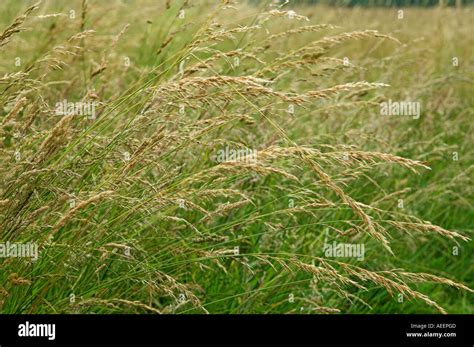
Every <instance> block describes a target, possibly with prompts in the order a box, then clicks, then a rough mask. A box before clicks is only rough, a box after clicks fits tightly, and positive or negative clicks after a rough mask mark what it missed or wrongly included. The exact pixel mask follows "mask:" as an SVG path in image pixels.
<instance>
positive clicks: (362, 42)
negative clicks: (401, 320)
mask: <svg viewBox="0 0 474 347" xmlns="http://www.w3.org/2000/svg"><path fill="white" fill-rule="evenodd" d="M290 5H291V4H290ZM290 5H287V6H282V7H279V6H276V5H272V4H271V3H269V2H262V3H261V4H260V5H253V6H250V5H248V4H246V2H244V1H241V2H239V3H237V2H233V1H219V2H218V1H201V0H199V1H179V0H176V1H165V0H163V1H151V0H150V1H148V0H140V1H138V0H135V1H131V0H129V1H126V0H122V1H119V0H110V1H99V0H84V1H82V0H79V1H59V0H49V1H43V2H42V3H39V4H37V5H35V3H34V2H32V1H16V0H6V1H2V2H1V4H0V10H1V11H0V13H1V17H0V50H1V54H0V91H1V92H0V106H1V108H0V123H1V127H0V131H1V140H0V146H1V147H0V158H1V165H0V177H1V181H0V225H1V229H0V242H1V243H2V245H4V246H3V247H2V248H0V253H2V252H3V253H5V250H6V249H7V248H8V247H7V246H6V245H7V243H10V245H11V244H12V243H14V244H17V245H19V244H21V245H29V246H31V248H30V249H36V248H35V247H37V252H38V254H37V255H38V256H37V259H33V258H32V257H31V256H24V257H19V256H12V254H11V252H10V254H9V255H8V254H7V255H5V254H4V255H2V258H0V268H1V271H0V311H1V312H2V313H301V314H314V313H338V312H340V313H437V312H441V313H444V312H447V313H474V305H473V290H472V288H474V262H473V256H472V254H473V250H474V249H473V244H472V241H471V238H472V234H473V230H474V206H473V204H474V188H473V178H474V173H473V172H474V170H473V168H474V147H473V143H474V136H473V134H474V129H473V124H474V123H473V122H472V119H473V116H474V98H473V95H474V93H473V92H474V87H473V82H474V68H473V67H474V55H473V50H472V47H474V36H473V35H472V33H473V31H474V24H473V21H472V18H473V15H474V9H473V8H472V7H464V8H458V9H456V8H440V7H433V8H429V9H424V8H414V7H413V8H404V9H396V8H363V9H361V8H357V7H356V8H342V7H326V6H322V5H318V6H296V7H291V6H290ZM403 102H406V103H411V104H410V105H413V109H410V110H411V111H412V112H411V113H410V112H405V113H403V112H401V111H399V112H398V113H397V112H396V110H395V111H393V110H392V111H393V112H390V114H386V113H384V111H383V107H385V106H386V105H387V104H388V103H390V104H391V105H393V104H397V103H398V104H397V105H401V103H403ZM384 105H385V106H384ZM416 106H417V107H419V108H418V109H416ZM416 110H417V112H415V111H416ZM338 245H339V246H338ZM344 245H347V247H346V248H343V247H344ZM329 246H334V248H330V247H329ZM0 247H1V246H0ZM337 247H339V248H337ZM10 249H11V248H10ZM328 250H334V251H336V252H335V253H332V254H331V253H330V252H328ZM337 250H343V251H344V252H342V251H341V252H342V253H337ZM351 252H352V253H351ZM336 255H337V256H336Z"/></svg>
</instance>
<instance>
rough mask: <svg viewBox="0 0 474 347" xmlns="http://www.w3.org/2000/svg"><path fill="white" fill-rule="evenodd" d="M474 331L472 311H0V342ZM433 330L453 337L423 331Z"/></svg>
mask: <svg viewBox="0 0 474 347" xmlns="http://www.w3.org/2000/svg"><path fill="white" fill-rule="evenodd" d="M26 322H29V328H30V329H31V324H32V323H33V324H55V336H54V340H52V339H51V340H49V339H48V337H47V336H43V337H31V336H30V337H20V336H18V335H19V326H20V324H26ZM430 324H431V325H430ZM441 324H443V325H441ZM23 327H25V328H26V325H24V326H23ZM422 327H423V329H422ZM35 328H37V327H36V326H35ZM473 330H474V320H473V316H472V315H161V316H160V315H0V345H1V346H2V347H4V346H8V345H17V344H22V345H32V344H35V345H36V344H43V345H46V344H47V345H58V344H72V343H88V344H91V343H98V344H101V345H104V344H114V345H117V344H129V345H138V344H154V345H157V344H160V345H162V344H191V345H196V344H207V345H209V344H219V345H225V344H230V343H233V344H247V345H248V344H259V345H262V344H272V345H274V344H290V345H295V344H310V345H319V344H327V345H338V344H344V345H351V346H352V345H379V346H381V345H384V346H385V345H400V346H407V345H417V346H418V345H430V346H432V345H440V346H463V345H465V346H472V345H473V343H474V338H473V336H474V335H473ZM25 331H26V330H23V332H25ZM45 331H46V330H45ZM32 332H33V333H35V330H32ZM407 333H421V334H425V335H426V336H420V337H408V336H407ZM433 333H436V334H438V333H441V334H453V333H455V335H456V336H449V337H448V336H442V337H434V336H428V335H427V334H433ZM51 337H52V336H51V335H50V338H51Z"/></svg>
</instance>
